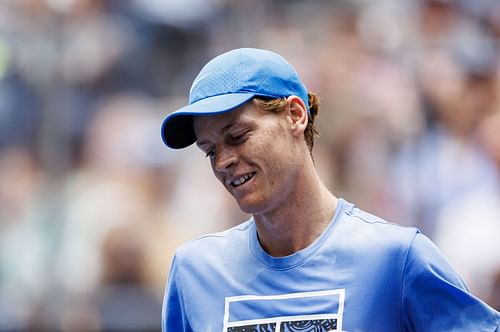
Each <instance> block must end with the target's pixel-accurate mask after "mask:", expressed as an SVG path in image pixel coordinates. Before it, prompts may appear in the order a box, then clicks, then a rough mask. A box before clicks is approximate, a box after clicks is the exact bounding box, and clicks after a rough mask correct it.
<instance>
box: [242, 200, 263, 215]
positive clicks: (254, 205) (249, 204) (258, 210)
mask: <svg viewBox="0 0 500 332" xmlns="http://www.w3.org/2000/svg"><path fill="white" fill-rule="evenodd" d="M237 202H238V205H239V207H240V209H241V211H243V212H245V213H248V214H253V215H255V214H262V213H263V212H264V211H265V204H264V202H262V201H254V200H250V199H241V200H237Z"/></svg>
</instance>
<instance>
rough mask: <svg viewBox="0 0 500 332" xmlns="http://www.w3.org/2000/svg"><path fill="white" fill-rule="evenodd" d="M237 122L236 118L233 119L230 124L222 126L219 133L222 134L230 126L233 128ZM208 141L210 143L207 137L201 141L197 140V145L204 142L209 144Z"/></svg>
mask: <svg viewBox="0 0 500 332" xmlns="http://www.w3.org/2000/svg"><path fill="white" fill-rule="evenodd" d="M235 124H236V123H235V121H234V120H231V121H229V123H228V124H226V125H225V126H224V127H222V128H221V129H220V130H219V131H218V134H219V135H222V134H223V133H224V132H225V131H226V130H228V129H229V128H231V127H232V126H234V125H235ZM207 143H210V141H208V140H206V139H203V140H201V141H199V142H196V145H198V146H201V145H203V144H207Z"/></svg>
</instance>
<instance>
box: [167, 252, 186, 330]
mask: <svg viewBox="0 0 500 332" xmlns="http://www.w3.org/2000/svg"><path fill="white" fill-rule="evenodd" d="M178 269H179V267H178V261H177V258H176V256H174V259H173V261H172V266H171V268H170V275H169V277H168V282H167V286H166V289H165V296H164V298H163V309H162V318H161V320H162V322H161V328H162V332H177V331H179V332H183V331H184V332H187V331H191V327H190V326H189V323H188V320H187V317H186V312H185V310H184V303H183V300H182V293H181V289H180V286H181V285H180V284H179V283H178V281H177V280H178V278H179V276H178V274H179V271H178Z"/></svg>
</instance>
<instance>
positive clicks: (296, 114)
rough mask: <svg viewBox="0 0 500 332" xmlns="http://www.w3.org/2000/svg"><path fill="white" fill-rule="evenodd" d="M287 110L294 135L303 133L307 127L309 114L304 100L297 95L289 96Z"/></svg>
mask: <svg viewBox="0 0 500 332" xmlns="http://www.w3.org/2000/svg"><path fill="white" fill-rule="evenodd" d="M287 103H288V106H287V108H288V109H287V111H288V116H289V119H290V125H291V129H292V132H293V133H294V135H300V134H302V133H303V132H304V131H305V130H306V127H307V122H308V115H307V110H306V106H305V104H304V102H303V101H302V99H300V98H299V97H297V96H289V97H288V98H287Z"/></svg>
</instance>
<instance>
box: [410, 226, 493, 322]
mask: <svg viewBox="0 0 500 332" xmlns="http://www.w3.org/2000/svg"><path fill="white" fill-rule="evenodd" d="M402 292H403V293H402V301H403V315H404V317H403V324H404V330H405V331H426V332H427V331H428V332H433V331H436V332H437V331H492V332H493V331H497V330H500V328H499V326H500V314H499V313H498V312H497V311H495V310H494V309H492V308H490V307H489V306H488V305H487V304H485V303H484V302H482V301H481V300H480V299H478V298H477V297H475V296H474V295H472V294H471V293H470V292H469V290H468V289H467V286H466V285H465V284H464V282H463V281H462V280H461V279H460V277H459V276H458V274H457V273H456V272H455V271H454V270H453V269H452V267H451V266H450V265H449V263H448V262H447V261H446V259H445V258H444V256H443V255H442V254H441V252H440V251H439V249H438V248H437V247H436V246H435V245H434V244H433V243H432V242H431V241H430V240H429V239H428V238H427V237H425V236H424V235H422V234H421V233H417V234H416V235H415V237H414V239H413V242H412V244H411V246H410V248H409V251H408V257H407V259H406V263H405V268H404V273H403V290H402Z"/></svg>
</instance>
